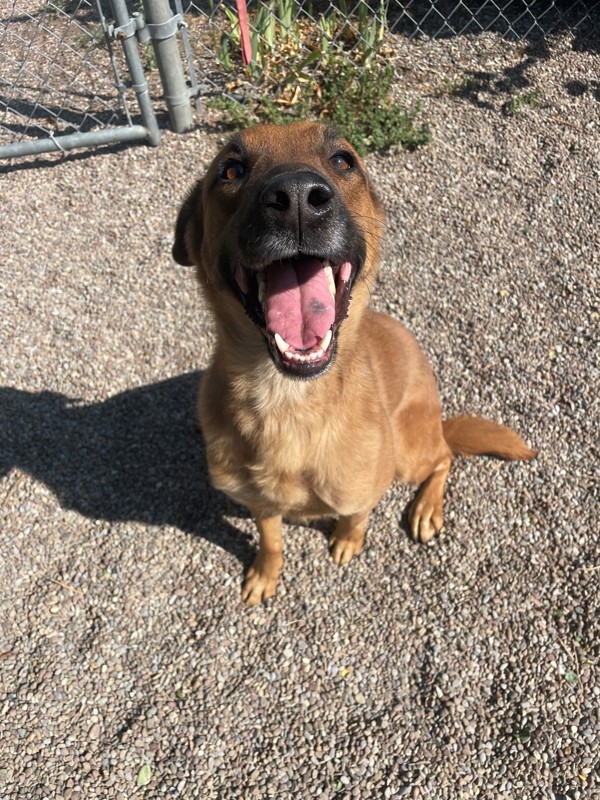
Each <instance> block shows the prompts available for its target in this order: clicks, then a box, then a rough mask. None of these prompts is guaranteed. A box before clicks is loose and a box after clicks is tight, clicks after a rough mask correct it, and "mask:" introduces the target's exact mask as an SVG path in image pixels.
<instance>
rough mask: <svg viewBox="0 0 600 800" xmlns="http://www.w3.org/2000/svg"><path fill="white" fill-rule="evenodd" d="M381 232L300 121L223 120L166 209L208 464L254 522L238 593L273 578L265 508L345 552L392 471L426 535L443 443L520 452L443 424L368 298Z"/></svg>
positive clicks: (325, 146) (363, 199)
mask: <svg viewBox="0 0 600 800" xmlns="http://www.w3.org/2000/svg"><path fill="white" fill-rule="evenodd" d="M382 231H383V212H382V210H381V207H380V204H379V202H378V200H377V198H376V197H375V195H374V193H373V190H372V188H371V186H370V183H369V179H368V177H367V175H366V172H365V167H364V165H363V163H362V161H361V160H360V158H359V157H358V155H357V154H356V152H355V150H354V149H353V148H352V147H351V145H350V144H348V142H346V141H344V139H342V138H340V137H339V136H338V135H337V134H336V133H334V132H333V131H332V130H330V129H328V128H326V127H323V126H322V125H319V124H317V123H308V122H307V123H297V124H293V125H289V126H287V127H277V126H272V125H265V126H258V127H255V128H251V129H250V130H247V131H245V132H243V133H242V134H239V135H237V136H234V137H233V139H232V140H231V141H230V142H229V143H228V144H227V145H226V146H225V147H224V148H223V149H222V150H221V152H220V153H219V154H218V156H217V157H216V159H215V161H214V162H213V163H212V165H211V166H210V168H209V170H208V172H207V174H206V176H205V178H204V179H203V180H202V181H199V182H198V183H197V184H196V186H195V187H194V188H193V190H192V192H191V193H190V194H189V196H188V197H187V199H186V200H185V202H184V203H183V206H182V208H181V210H180V212H179V217H178V219H177V225H176V232H175V244H174V246H173V256H174V258H175V260H176V261H178V262H179V263H180V264H186V265H190V264H195V265H196V267H197V270H198V278H199V280H200V284H201V286H202V288H203V290H204V293H205V295H206V298H207V300H208V302H209V303H210V306H211V307H212V310H213V313H214V316H215V320H216V325H217V346H216V352H215V354H214V358H213V361H212V364H211V366H210V368H209V369H208V371H207V373H206V375H205V377H204V379H203V380H202V387H201V392H200V398H199V417H200V423H201V426H202V429H203V433H204V437H205V440H206V450H207V456H208V463H209V468H210V474H211V478H212V480H213V483H214V485H215V486H216V487H217V488H218V489H221V490H222V491H223V492H225V493H226V494H228V495H229V496H230V497H232V498H233V499H234V500H236V501H237V502H239V503H242V504H243V505H245V506H247V507H248V508H249V509H250V510H251V511H252V513H253V514H254V516H255V518H256V524H257V526H258V530H259V533H260V545H259V550H258V555H257V557H256V560H255V561H254V563H253V565H252V566H251V567H250V569H249V570H248V573H247V575H246V579H245V582H244V586H243V590H242V599H243V601H244V602H245V603H246V604H247V605H254V604H256V603H259V602H261V601H262V600H265V599H266V598H268V597H272V596H273V595H274V594H275V590H276V586H277V580H278V577H279V572H280V570H281V567H282V563H283V559H282V552H283V545H282V538H281V523H282V517H284V516H285V517H288V518H291V519H303V520H306V519H311V518H316V517H322V516H337V517H339V520H338V522H337V525H336V527H335V530H334V531H333V534H332V535H331V538H330V545H331V553H332V556H333V560H334V561H335V562H336V563H337V564H347V563H348V562H349V561H350V559H351V558H352V557H353V556H354V555H356V554H357V553H359V552H360V550H361V548H362V545H363V541H364V538H365V530H366V526H367V520H368V516H369V512H370V511H371V509H372V508H374V506H375V505H376V504H377V502H378V501H379V499H380V497H381V496H382V494H383V493H384V492H385V491H386V489H387V488H388V486H389V485H390V483H391V481H392V480H393V478H394V477H396V478H398V479H399V480H400V481H405V482H409V483H415V484H422V485H421V488H420V490H419V492H418V494H417V497H416V499H415V501H414V503H413V504H412V506H411V510H410V512H409V520H410V529H411V532H412V535H413V537H414V538H415V539H417V540H419V541H423V542H425V541H428V540H429V539H430V538H431V537H432V536H433V534H434V533H435V532H436V531H438V530H439V529H440V528H441V527H442V521H443V517H442V501H443V493H444V485H445V483H446V477H447V475H448V470H449V468H450V463H451V461H452V456H453V455H454V454H456V453H463V454H476V453H486V454H491V455H496V456H499V457H502V458H507V459H531V458H533V457H534V455H535V454H534V453H533V452H532V451H531V450H530V449H529V448H528V447H527V446H526V445H525V444H524V442H523V441H522V440H521V439H520V438H519V436H517V434H516V433H514V432H513V431H511V430H509V429H508V428H504V427H502V426H499V425H496V424H494V423H492V422H488V421H486V420H483V419H479V418H476V417H467V416H462V417H456V418H454V419H450V420H446V421H445V422H443V423H442V419H441V413H440V402H439V398H438V393H437V389H436V384H435V379H434V376H433V373H432V371H431V369H430V367H429V365H428V364H427V361H426V360H425V357H424V355H423V354H422V352H421V351H420V349H419V346H418V345H417V342H416V341H415V339H414V338H413V336H412V335H411V334H410V333H409V332H408V331H407V330H406V329H405V328H404V327H403V326H402V325H401V324H400V323H399V322H396V321H395V320H393V319H392V318H391V317H388V316H384V315H382V314H378V313H375V312H374V311H372V310H371V309H369V308H368V307H367V300H368V294H369V292H368V287H369V286H370V285H371V284H372V283H373V281H374V280H375V276H376V274H377V269H378V260H379V242H380V239H381V236H382Z"/></svg>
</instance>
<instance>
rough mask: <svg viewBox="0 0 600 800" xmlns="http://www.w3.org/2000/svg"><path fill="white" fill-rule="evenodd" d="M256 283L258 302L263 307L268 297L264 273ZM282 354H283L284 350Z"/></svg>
mask: <svg viewBox="0 0 600 800" xmlns="http://www.w3.org/2000/svg"><path fill="white" fill-rule="evenodd" d="M256 282H257V284H258V302H259V303H260V304H261V305H263V303H264V302H265V297H266V295H267V285H266V283H265V279H264V276H263V275H262V273H259V275H258V277H257V279H256ZM282 341H283V339H282ZM281 352H283V350H282V351H281Z"/></svg>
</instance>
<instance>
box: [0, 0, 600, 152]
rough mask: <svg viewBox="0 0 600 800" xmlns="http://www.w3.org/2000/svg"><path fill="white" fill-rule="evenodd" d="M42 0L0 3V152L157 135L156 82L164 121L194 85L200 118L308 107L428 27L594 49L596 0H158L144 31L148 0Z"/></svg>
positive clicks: (434, 37)
mask: <svg viewBox="0 0 600 800" xmlns="http://www.w3.org/2000/svg"><path fill="white" fill-rule="evenodd" d="M40 2H41V0H12V1H11V2H10V5H9V8H8V11H3V12H1V15H0V157H1V156H5V157H11V156H14V155H20V154H22V153H25V152H28V153H30V152H43V151H44V150H52V149H54V150H56V149H69V148H70V147H71V146H85V145H87V144H90V145H92V144H101V143H109V142H115V141H127V140H129V139H141V140H145V141H151V142H152V143H153V144H156V143H157V142H158V139H159V133H158V127H157V123H156V119H155V118H154V112H153V111H152V104H151V103H150V97H151V96H153V99H154V105H156V104H157V102H159V98H160V97H161V95H163V97H164V100H165V102H166V105H167V107H168V111H169V113H170V115H171V121H172V124H173V118H174V117H173V105H174V104H175V105H177V104H179V107H180V108H181V107H182V106H189V102H190V98H196V100H201V101H202V105H203V113H204V114H205V118H206V111H207V110H209V111H210V109H213V110H212V111H210V113H209V118H212V115H214V114H216V118H217V119H218V118H219V117H218V115H219V113H220V112H223V110H226V111H227V113H228V114H229V116H230V117H231V116H232V115H233V116H234V117H235V115H236V113H237V112H236V109H237V110H238V111H239V113H240V115H241V116H243V115H244V114H246V115H247V111H248V109H249V108H251V107H252V106H253V104H256V103H260V104H262V105H263V110H266V111H269V112H270V113H271V116H273V117H274V118H275V119H276V118H277V113H285V112H286V110H289V109H292V108H297V109H298V112H302V111H307V110H310V109H308V107H307V106H306V107H305V106H303V105H302V102H303V98H305V97H306V95H307V92H306V90H307V87H310V94H311V98H312V99H313V100H314V99H315V98H316V101H317V104H318V102H321V105H323V102H325V100H324V99H323V97H322V96H320V95H322V93H323V84H324V83H326V81H327V78H328V77H330V76H331V74H332V73H333V72H336V71H339V70H340V69H344V65H345V64H350V65H352V67H353V68H354V69H357V70H365V71H368V70H369V69H371V68H372V67H373V66H374V65H376V64H379V65H385V64H391V65H393V66H394V65H395V64H396V63H397V60H398V54H399V53H402V54H403V57H404V58H405V59H407V58H410V55H411V54H410V51H409V50H407V47H410V44H411V43H415V44H416V43H418V42H422V41H424V40H431V41H439V40H451V39H452V38H454V37H477V36H479V35H481V34H486V35H492V36H494V37H496V39H497V40H498V41H502V40H504V41H506V40H512V41H524V40H527V41H530V42H531V41H534V40H543V39H544V38H545V37H548V36H550V35H554V34H559V33H563V34H567V35H568V36H569V37H570V38H571V41H572V47H573V48H575V49H588V50H593V51H594V52H600V0H598V1H597V2H595V1H593V0H592V2H589V1H588V2H583V0H579V1H576V2H565V0H480V2H475V1H474V0H447V1H446V0H439V1H437V2H436V1H435V0H408V2H400V0H337V2H327V1H324V0H315V1H314V2H311V3H309V2H302V0H249V2H248V3H247V6H246V3H245V2H241V0H238V2H237V3H235V2H222V1H221V0H191V1H190V0H171V6H170V7H169V6H168V0H164V2H165V3H166V4H167V8H168V13H167V16H166V17H161V18H160V20H159V22H160V23H161V25H163V27H164V26H166V27H168V28H169V30H168V31H167V32H166V33H165V32H164V31H163V32H160V33H157V32H156V31H155V32H153V33H152V34H151V35H149V34H148V30H149V28H150V27H152V26H148V25H146V24H145V21H144V17H143V14H145V15H146V17H148V15H149V12H150V11H151V6H152V4H153V0H144V2H143V4H142V0H139V2H128V3H127V5H125V0H45V1H43V0H42V4H41V5H40ZM119 15H120V18H119ZM245 17H246V18H247V25H245V24H243V20H244V18H245ZM115 18H118V19H116V21H115ZM240 18H241V20H242V24H241V25H240ZM146 21H147V20H146ZM172 23H175V24H172ZM154 27H155V28H156V27H158V26H156V25H155V26H154ZM115 31H117V34H115ZM246 34H247V35H246ZM175 35H176V36H177V40H178V42H179V44H178V46H177V47H178V51H179V57H178V59H177V60H178V61H179V62H180V63H179V67H178V69H179V71H180V73H181V75H182V76H184V77H183V78H181V80H183V86H182V84H181V80H179V82H178V83H177V82H176V83H175V84H174V86H175V88H173V87H169V86H168V81H169V74H168V73H169V69H170V68H165V67H164V64H163V62H162V60H161V55H160V48H161V44H160V42H163V41H164V39H165V38H170V37H171V36H175ZM119 40H120V44H122V45H123V48H124V49H121V46H120V44H117V42H118V41H119ZM127 48H129V50H128V49H127ZM134 51H135V52H134ZM172 55H173V53H172V52H171V56H172ZM157 57H158V62H157ZM135 58H137V63H136V62H135ZM171 60H173V59H172V58H171ZM182 64H183V65H185V66H183V67H182ZM157 67H158V68H159V69H157ZM159 73H160V75H159ZM124 76H127V78H125V77H124ZM159 77H160V80H159ZM161 82H162V84H161ZM165 82H166V83H165ZM136 100H137V102H136ZM329 102H331V99H329ZM138 106H139V108H138ZM197 107H198V109H200V103H198V105H197ZM276 112H277V113H276ZM175 127H176V129H178V130H183V129H184V128H185V127H189V123H187V122H183V123H179V125H178V126H177V125H175ZM69 137H71V138H69Z"/></svg>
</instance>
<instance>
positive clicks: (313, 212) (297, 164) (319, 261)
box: [173, 122, 383, 378]
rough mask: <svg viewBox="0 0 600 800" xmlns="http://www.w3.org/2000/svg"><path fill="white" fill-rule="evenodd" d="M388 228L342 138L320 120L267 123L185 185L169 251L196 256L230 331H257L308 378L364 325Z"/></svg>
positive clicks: (180, 258)
mask: <svg viewBox="0 0 600 800" xmlns="http://www.w3.org/2000/svg"><path fill="white" fill-rule="evenodd" d="M382 226H383V213H382V211H381V207H380V205H379V202H378V200H377V198H376V197H375V195H374V193H373V191H372V189H371V187H370V184H369V180H368V178H367V175H366V172H365V168H364V165H363V163H362V161H361V159H360V158H359V156H358V154H357V153H356V151H355V150H354V149H353V147H352V146H351V145H350V144H349V143H348V142H347V141H345V140H344V139H342V138H341V137H340V136H338V135H337V134H336V133H335V132H334V131H332V130H331V129H330V128H327V127H325V126H323V125H319V124H318V123H308V122H302V123H295V124H293V125H288V126H284V127H279V126H275V125H261V126H257V127H255V128H250V129H248V130H246V131H244V132H242V133H240V134H238V135H236V136H234V137H233V138H232V139H231V140H230V141H229V143H228V144H227V145H226V146H225V147H224V148H223V149H222V150H221V152H220V153H219V154H218V156H217V157H216V159H215V160H214V161H213V163H212V164H211V166H210V168H209V169H208V172H207V174H206V176H205V177H204V179H203V180H201V181H199V182H198V183H197V184H196V186H195V187H194V188H193V190H192V191H191V193H190V194H189V195H188V197H187V199H186V200H185V202H184V203H183V206H182V207H181V210H180V212H179V216H178V219H177V224H176V230H175V243H174V246H173V257H174V259H175V260H176V261H177V262H179V263H180V264H185V265H191V264H195V265H196V267H197V269H198V275H199V278H200V281H201V283H202V285H203V286H204V288H205V291H206V293H207V295H208V298H209V300H210V301H211V303H212V305H213V310H214V311H215V314H216V315H217V321H218V322H219V323H220V325H221V326H222V329H223V330H227V331H229V332H231V333H232V334H234V333H235V334H236V335H237V336H238V338H243V337H246V338H247V337H248V336H256V337H258V339H259V340H261V341H263V344H262V345H261V346H262V347H266V348H267V349H268V352H269V353H270V356H271V358H272V359H273V362H274V363H275V365H276V367H277V368H278V369H279V370H281V371H282V372H283V373H285V374H287V375H290V376H294V377H300V378H309V377H314V376H317V375H319V374H321V373H322V372H324V371H325V370H326V369H327V367H328V366H329V365H330V364H331V363H332V360H333V358H334V355H335V352H336V347H337V344H338V338H339V337H340V336H345V335H348V333H349V332H350V329H351V328H352V324H353V323H352V320H353V318H356V323H355V324H357V323H358V319H359V318H360V314H361V312H362V309H363V308H364V305H365V303H366V299H367V296H368V284H369V282H370V281H372V280H373V279H374V277H375V273H376V270H377V263H378V246H379V240H380V238H381V233H382ZM240 306H242V307H243V308H244V310H245V312H246V316H247V319H246V317H245V316H244V315H240V314H239V309H240ZM346 318H347V321H346V322H345V323H344V324H343V325H342V323H343V321H344V320H345V319H346ZM240 320H242V321H243V327H240ZM248 320H250V323H251V325H250V324H249V323H248ZM258 332H260V333H258Z"/></svg>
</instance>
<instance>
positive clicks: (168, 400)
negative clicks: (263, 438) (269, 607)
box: [0, 372, 253, 564]
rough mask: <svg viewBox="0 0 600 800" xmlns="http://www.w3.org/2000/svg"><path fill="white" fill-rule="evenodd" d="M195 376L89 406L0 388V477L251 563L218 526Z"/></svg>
mask: <svg viewBox="0 0 600 800" xmlns="http://www.w3.org/2000/svg"><path fill="white" fill-rule="evenodd" d="M200 378H201V373H200V372H191V373H188V374H186V375H180V376H178V377H176V378H171V379H170V380H167V381H163V382H161V383H156V384H152V385H150V386H142V387H139V388H136V389H130V390H129V391H126V392H123V393H122V394H118V395H115V396H114V397H111V398H109V399H108V400H105V401H103V402H101V403H94V404H90V405H88V404H85V403H83V402H81V401H79V400H77V399H75V398H69V397H65V396H64V395H61V394H56V393H53V392H39V393H32V392H25V391H20V390H18V389H13V388H11V387H6V386H5V387H0V477H2V476H4V475H6V474H7V473H8V472H9V471H10V470H11V469H12V468H13V467H18V468H19V469H20V470H23V471H24V472H26V473H28V474H29V475H31V476H33V477H34V478H35V479H36V480H39V481H42V482H43V483H44V484H46V485H47V486H48V487H49V488H50V489H51V490H52V491H53V492H54V494H55V495H56V496H57V497H58V499H59V501H60V503H61V505H62V506H63V507H64V508H70V509H73V510H75V511H77V512H79V513H80V514H83V515H85V516H86V517H91V518H93V519H105V520H109V521H137V522H143V523H147V524H150V525H174V526H175V527H177V528H180V529H181V530H183V531H185V532H187V533H190V534H193V535H195V536H200V537H202V538H204V539H207V540H208V541H210V542H212V543H213V544H216V545H218V546H219V547H222V548H223V549H225V550H227V551H228V552H230V553H232V554H233V555H234V556H236V557H237V558H239V560H240V561H242V562H243V563H244V564H249V563H250V561H251V560H252V557H253V547H252V544H251V542H250V540H249V538H248V537H247V536H245V535H244V534H243V533H241V532H240V531H237V530H236V529H235V528H233V527H232V526H231V525H229V524H228V523H227V522H225V520H223V514H224V513H225V511H226V510H227V505H226V504H227V500H226V499H225V498H224V497H223V495H221V494H220V493H218V492H216V491H215V490H214V489H213V488H212V486H211V484H210V480H209V476H208V468H207V464H206V459H205V455H204V444H203V440H202V436H201V434H200V432H199V431H198V429H197V427H196V422H195V402H196V395H197V392H198V385H199V381H200ZM235 513H236V514H237V515H238V516H245V515H246V513H247V512H245V511H244V510H242V509H238V508H237V507H236V508H235Z"/></svg>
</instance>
